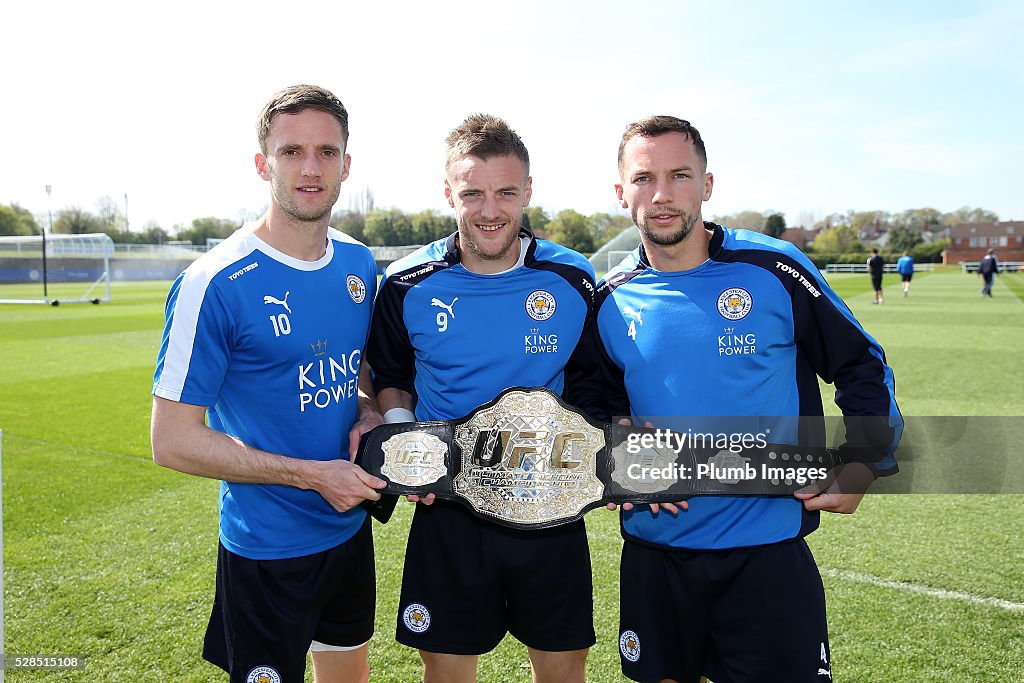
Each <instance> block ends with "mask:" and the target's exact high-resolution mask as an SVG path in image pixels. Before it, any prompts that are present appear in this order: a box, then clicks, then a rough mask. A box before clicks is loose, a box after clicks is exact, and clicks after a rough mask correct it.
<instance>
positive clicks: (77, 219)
mask: <svg viewBox="0 0 1024 683" xmlns="http://www.w3.org/2000/svg"><path fill="white" fill-rule="evenodd" d="M103 227H104V226H103V221H101V220H100V219H99V218H97V217H96V216H94V215H93V214H92V213H90V212H88V211H86V210H85V209H83V208H81V207H78V206H70V207H68V208H66V209H61V210H60V211H58V212H57V217H56V218H55V219H54V221H53V231H54V232H59V233H65V234H68V235H83V234H85V233H87V232H103Z"/></svg>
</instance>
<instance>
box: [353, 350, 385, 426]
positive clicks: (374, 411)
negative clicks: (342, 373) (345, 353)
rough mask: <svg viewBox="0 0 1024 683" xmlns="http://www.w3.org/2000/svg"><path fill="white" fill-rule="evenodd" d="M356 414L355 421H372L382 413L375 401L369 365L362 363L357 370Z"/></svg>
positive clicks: (375, 396) (375, 395)
mask: <svg viewBox="0 0 1024 683" xmlns="http://www.w3.org/2000/svg"><path fill="white" fill-rule="evenodd" d="M358 406H359V407H358V409H357V412H356V420H357V421H358V420H365V419H367V418H370V419H373V418H374V417H375V416H380V415H381V413H382V412H383V411H382V409H381V408H380V405H379V403H378V400H377V394H376V392H374V390H373V379H372V378H371V371H370V365H369V363H365V362H364V363H363V364H362V367H361V368H360V369H359V403H358Z"/></svg>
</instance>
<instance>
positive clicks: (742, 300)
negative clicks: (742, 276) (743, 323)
mask: <svg viewBox="0 0 1024 683" xmlns="http://www.w3.org/2000/svg"><path fill="white" fill-rule="evenodd" d="M753 305H754V299H753V297H751V296H750V292H748V291H747V290H745V289H743V288H742V287H732V288H730V289H727V290H725V291H724V292H722V293H721V294H720V295H719V296H718V312H719V313H721V314H722V317H723V318H725V319H726V320H739V319H740V318H743V317H745V316H746V315H747V313H750V309H751V308H752V307H753Z"/></svg>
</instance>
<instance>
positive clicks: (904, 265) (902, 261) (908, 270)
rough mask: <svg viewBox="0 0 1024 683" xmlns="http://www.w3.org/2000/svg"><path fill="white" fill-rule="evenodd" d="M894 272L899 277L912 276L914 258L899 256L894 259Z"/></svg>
mask: <svg viewBox="0 0 1024 683" xmlns="http://www.w3.org/2000/svg"><path fill="white" fill-rule="evenodd" d="M896 272H897V273H899V274H900V275H913V274H914V257H913V256H900V257H899V258H898V259H896Z"/></svg>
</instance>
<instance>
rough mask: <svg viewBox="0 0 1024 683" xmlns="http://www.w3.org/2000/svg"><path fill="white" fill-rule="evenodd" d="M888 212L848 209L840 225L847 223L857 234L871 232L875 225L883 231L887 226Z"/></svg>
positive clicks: (873, 230) (888, 221)
mask: <svg viewBox="0 0 1024 683" xmlns="http://www.w3.org/2000/svg"><path fill="white" fill-rule="evenodd" d="M889 223H890V220H889V214H888V213H886V212H885V211H849V212H847V214H846V218H845V220H844V221H843V223H842V225H849V226H850V227H851V228H853V229H854V230H855V231H856V232H857V234H858V235H862V234H872V233H874V232H875V228H876V227H877V228H878V229H879V230H880V231H884V230H886V229H888V227H889Z"/></svg>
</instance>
